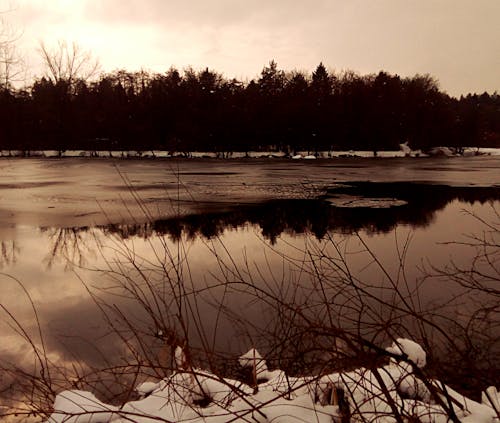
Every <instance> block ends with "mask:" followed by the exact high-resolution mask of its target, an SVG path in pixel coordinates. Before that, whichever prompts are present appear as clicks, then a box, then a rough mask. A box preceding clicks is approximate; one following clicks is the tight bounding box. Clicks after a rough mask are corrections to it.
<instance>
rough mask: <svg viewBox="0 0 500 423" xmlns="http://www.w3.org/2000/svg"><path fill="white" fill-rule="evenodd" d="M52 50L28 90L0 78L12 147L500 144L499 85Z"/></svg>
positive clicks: (2, 130)
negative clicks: (129, 66)
mask: <svg viewBox="0 0 500 423" xmlns="http://www.w3.org/2000/svg"><path fill="white" fill-rule="evenodd" d="M42 48H43V46H42ZM42 52H44V51H43V50H42ZM45 54H46V56H47V57H46V61H47V63H49V64H50V63H52V65H53V66H52V68H50V67H49V71H50V72H48V73H47V74H46V75H45V76H43V77H41V78H38V79H36V80H35V81H34V82H33V83H32V84H31V85H30V86H28V87H24V88H18V89H17V88H13V87H12V86H10V85H9V84H8V83H3V84H1V85H0V149H2V150H11V149H13V150H23V151H30V150H41V149H50V150H59V151H64V150H70V149H86V150H139V151H141V150H142V151H145V150H168V151H175V152H188V151H252V150H269V149H271V150H279V151H287V152H289V153H293V152H295V151H299V150H300V151H303V150H307V151H310V152H314V151H324V150H346V149H347V150H370V151H374V152H376V151H378V150H393V149H399V144H401V143H405V142H407V143H408V145H409V146H410V147H411V148H413V149H422V150H424V151H425V150H428V149H430V148H431V147H433V146H438V145H446V146H451V147H456V148H461V147H463V146H477V147H480V146H481V147H500V97H499V95H498V94H497V93H496V92H495V93H494V94H488V93H484V94H482V95H476V94H474V95H471V94H469V95H467V96H462V97H460V98H454V97H451V96H449V95H448V94H446V93H445V92H443V91H441V90H440V89H439V87H438V83H437V82H436V80H434V79H433V78H432V77H431V76H429V75H416V76H414V77H407V78H402V77H400V76H398V75H392V74H390V73H387V72H382V71H381V72H379V73H378V74H370V75H358V74H356V73H354V72H343V73H340V74H337V73H334V72H330V71H328V70H327V68H326V67H325V66H324V65H323V64H322V63H320V64H319V65H318V66H317V67H316V69H315V70H314V71H313V72H312V73H311V74H306V73H305V72H299V71H294V72H285V71H284V70H281V69H279V68H278V65H277V63H276V62H275V61H271V62H270V63H269V64H268V65H266V66H265V67H264V68H263V69H262V72H261V74H260V75H259V77H258V78H254V79H252V80H250V81H240V80H237V79H228V78H225V77H224V76H223V75H221V74H219V73H217V72H215V71H212V70H209V69H208V68H207V69H203V70H199V71H196V70H194V69H192V68H188V69H186V70H184V71H182V72H180V71H179V70H177V69H175V68H171V69H169V70H168V71H167V72H165V73H150V72H146V71H139V72H128V71H125V70H118V71H114V72H112V73H103V74H101V75H100V76H99V77H98V78H97V79H92V78H89V77H88V76H90V74H89V75H87V76H85V77H82V76H81V75H80V74H79V73H78V71H79V68H77V69H71V70H70V71H67V72H64V69H62V66H60V67H59V68H58V67H57V65H58V63H59V65H61V64H62V60H63V58H62V57H59V58H58V57H55V56H50V54H49V52H48V51H45ZM58 60H60V61H61V62H58ZM75 63H76V61H73V65H74V64H75Z"/></svg>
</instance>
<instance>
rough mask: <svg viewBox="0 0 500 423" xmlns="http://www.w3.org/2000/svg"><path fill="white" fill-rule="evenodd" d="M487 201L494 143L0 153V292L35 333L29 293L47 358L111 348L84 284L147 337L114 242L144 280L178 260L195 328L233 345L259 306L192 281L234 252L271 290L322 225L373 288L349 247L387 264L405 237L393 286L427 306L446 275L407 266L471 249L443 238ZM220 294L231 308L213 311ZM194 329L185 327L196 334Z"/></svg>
mask: <svg viewBox="0 0 500 423" xmlns="http://www.w3.org/2000/svg"><path fill="white" fill-rule="evenodd" d="M495 211H496V212H498V211H500V156H491V157H486V156H483V157H470V158H449V159H446V158H419V159H409V158H406V159H405V158H392V159H382V158H374V159H360V158H355V159H332V160H315V161H300V162H298V161H292V160H286V159H266V160H257V159H252V160H230V161H223V160H210V159H207V160H193V159H191V160H182V159H175V160H169V159H165V160H161V159H156V160H138V159H134V160H113V159H84V158H71V159H70V158H67V159H20V158H19V159H18V158H10V159H1V160H0V242H1V255H0V272H1V275H0V284H1V287H2V295H1V298H0V302H1V303H2V304H3V305H4V306H5V307H6V309H8V311H9V312H10V313H12V315H13V316H15V317H16V319H17V321H18V322H20V323H21V324H22V325H23V326H24V327H25V328H26V329H27V331H28V332H29V333H31V334H35V333H36V332H37V329H36V328H37V325H36V322H35V320H34V314H33V310H32V307H31V304H30V301H29V299H28V297H27V295H26V293H28V294H29V296H30V298H31V300H32V301H33V303H34V305H35V307H36V309H37V312H38V315H39V321H40V325H41V329H42V332H43V336H44V341H45V348H46V349H47V352H48V353H49V355H50V357H51V359H52V360H54V361H58V360H59V361H60V362H62V363H66V365H67V366H71V365H73V364H75V363H78V366H86V365H88V366H96V367H99V366H102V365H103V363H106V362H107V360H109V361H113V360H114V358H117V357H120V354H121V353H122V350H123V344H122V342H121V341H120V340H118V339H117V338H116V336H107V334H108V332H109V330H108V329H109V328H108V326H107V324H106V323H105V322H104V321H103V319H102V315H101V313H100V312H99V310H98V309H97V307H96V304H95V302H94V301H93V300H92V299H91V298H90V296H89V294H88V290H91V291H92V292H96V291H97V292H99V293H100V295H101V296H102V298H103V301H104V300H105V301H107V302H108V304H109V303H112V304H117V305H118V306H120V307H122V308H123V310H127V311H126V313H127V315H129V316H133V317H134V318H137V319H138V320H139V321H141V322H143V323H144V331H145V332H148V333H149V334H150V335H152V336H153V338H154V333H155V331H158V330H160V329H161V328H158V327H154V325H151V324H150V322H147V321H146V320H147V319H146V318H145V317H144V315H143V312H142V311H141V310H140V308H138V306H137V304H136V303H134V302H132V301H129V299H127V298H123V297H115V296H113V294H115V293H116V286H117V283H118V282H117V279H114V276H116V275H115V274H116V271H117V267H116V266H117V264H116V263H117V257H119V258H120V260H123V261H122V262H120V265H123V266H125V267H120V269H121V271H122V272H130V273H129V275H130V276H131V277H133V276H134V275H135V273H134V271H135V270H133V269H132V270H130V269H129V267H126V266H129V265H130V264H131V263H132V264H133V265H137V267H139V268H140V269H142V270H143V272H144V274H146V275H151V278H152V279H154V280H157V279H158V278H159V276H158V275H161V273H162V272H165V271H166V270H165V269H166V268H163V269H162V268H161V263H163V264H165V263H167V264H168V263H173V264H175V263H177V264H179V266H180V267H181V268H182V272H183V274H182V275H181V276H182V277H183V278H185V279H186V280H187V281H188V285H189V289H192V290H199V291H200V293H199V298H200V301H199V303H198V304H197V307H198V309H199V316H198V317H197V319H198V320H197V321H196V322H197V323H201V322H202V323H203V325H204V332H205V334H206V335H204V336H206V339H205V341H204V342H207V343H208V344H210V345H211V346H212V347H215V348H217V349H219V350H227V351H243V350H245V349H248V347H249V346H251V344H254V343H256V342H257V340H256V339H252V333H251V331H250V330H249V331H248V332H246V333H243V332H245V331H244V330H243V329H242V328H241V327H240V326H238V325H239V324H240V323H241V322H240V321H239V318H241V321H244V320H247V321H251V322H254V323H256V325H257V326H259V325H261V324H263V325H264V326H265V323H266V322H267V320H266V319H269V321H270V320H272V317H269V315H268V314H266V313H267V311H266V310H265V307H264V306H263V305H262V304H259V303H256V302H255V301H250V300H249V299H248V298H245V296H244V295H241V293H234V292H233V293H228V292H225V291H224V289H223V288H214V290H213V291H212V292H211V293H210V295H205V293H204V292H202V291H203V290H204V288H206V287H208V286H213V285H214V284H215V282H217V281H219V282H220V281H221V280H225V281H228V280H230V279H232V278H234V277H235V276H234V274H232V272H234V267H236V268H239V269H243V273H245V275H246V276H248V277H249V278H250V279H251V280H252V281H254V282H255V283H256V285H257V286H261V287H264V288H266V289H269V290H270V291H272V292H275V291H280V290H285V291H286V287H287V286H289V284H291V283H297V281H301V283H305V284H307V283H308V282H307V281H308V278H310V277H312V276H311V274H308V271H309V270H310V268H307V265H305V264H304V263H307V260H308V258H307V257H306V256H307V255H304V254H305V252H313V254H320V253H321V254H325V255H330V256H331V255H334V254H335V252H334V251H331V250H330V249H331V248H332V245H333V244H332V240H333V241H334V242H335V243H337V242H338V243H339V244H337V245H341V246H342V248H344V252H347V257H348V258H349V260H350V262H349V264H350V266H351V268H352V271H353V272H354V273H356V274H357V275H359V277H360V278H365V279H369V280H371V281H372V283H373V285H374V286H377V287H379V288H380V289H382V288H384V287H385V286H384V284H387V280H386V276H384V275H383V274H382V273H381V272H380V269H376V268H375V269H374V266H373V260H372V259H370V257H368V256H367V255H366V254H365V253H359V251H361V250H363V249H366V248H367V247H368V248H370V250H371V251H373V252H375V253H376V255H377V258H378V259H379V260H380V262H381V263H383V264H384V266H385V268H386V269H387V270H388V272H389V273H391V274H394V275H396V274H398V272H400V267H399V261H398V260H397V259H395V258H397V257H398V255H399V256H400V255H401V250H402V249H404V248H406V246H405V242H406V240H408V239H409V241H410V242H409V244H408V246H407V248H408V250H407V252H406V256H405V257H406V258H405V262H406V264H405V267H406V275H405V281H406V282H405V283H407V285H405V288H404V289H405V290H407V291H408V292H415V291H414V290H415V289H416V287H417V286H418V297H419V301H421V302H422V303H423V304H436V306H439V307H441V305H442V304H443V303H445V302H446V301H447V300H448V299H449V298H451V297H453V296H454V295H455V294H456V293H457V292H458V291H457V288H456V287H453V286H450V285H446V284H437V283H436V282H432V283H427V284H425V283H423V282H422V281H423V276H422V268H427V269H430V268H431V267H432V266H436V267H442V266H446V265H447V264H448V263H450V262H451V261H453V262H455V263H458V264H460V265H464V266H467V265H468V264H469V263H471V262H472V260H473V258H474V256H475V251H471V249H470V248H467V247H466V246H463V245H457V244H452V245H450V244H448V242H450V241H457V242H460V241H464V240H466V239H467V235H470V234H476V235H478V234H482V233H484V230H485V226H484V224H483V223H482V222H481V221H480V220H478V219H477V218H475V217H473V216H472V215H471V213H474V214H476V215H477V216H479V217H480V218H481V219H483V220H484V221H485V222H496V223H497V224H498V215H496V213H495ZM354 234H359V235H360V237H361V238H358V237H357V236H355V235H354ZM496 236H498V233H497V234H496ZM410 238H411V239H410ZM403 247H404V248H403ZM125 261H127V263H125V264H124V262H125ZM232 266H234V267H232ZM167 267H168V266H167ZM136 270H137V269H136ZM221 275H223V276H221ZM122 276H123V275H122ZM246 276H245V277H246ZM177 277H179V275H177ZM21 285H22V286H23V287H24V289H25V290H26V293H25V292H24V290H23V289H22V288H21ZM264 288H263V292H264V291H265V289H264ZM385 288H387V287H385ZM103 289H104V290H103ZM287 295H288V294H286V295H284V298H288V297H287ZM380 295H386V294H385V293H384V292H382V291H381V292H380ZM254 299H255V298H254ZM221 302H222V303H224V305H225V306H227V308H228V309H230V311H231V313H233V314H232V317H228V316H229V314H230V313H228V315H227V316H220V315H219V314H218V313H217V312H216V310H217V306H218V305H220V303H221ZM460 304H461V305H460V307H466V306H467V304H465V305H464V303H463V302H461V303H460ZM456 307H458V305H457V306H456ZM456 312H457V309H456V308H453V309H452V308H450V311H449V313H456ZM382 313H383V312H382ZM4 317H5V318H4ZM4 317H2V320H1V323H0V360H2V361H13V362H18V363H22V362H25V361H26V362H29V361H30V360H31V356H32V352H31V350H30V349H29V348H27V346H26V342H25V341H23V340H22V338H21V337H19V336H18V335H15V334H14V333H13V331H12V328H9V323H10V324H11V323H12V322H11V321H9V319H8V318H7V317H6V315H5V310H4ZM193 326H196V325H195V323H193ZM194 332H196V331H194ZM34 336H35V335H34ZM36 336H37V335H36ZM36 336H35V337H36ZM193 337H194V338H196V339H198V341H200V337H201V335H200V334H199V333H195V334H194V335H193ZM200 342H201V341H200ZM0 383H2V382H0Z"/></svg>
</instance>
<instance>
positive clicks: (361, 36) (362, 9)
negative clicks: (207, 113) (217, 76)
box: [0, 0, 500, 96]
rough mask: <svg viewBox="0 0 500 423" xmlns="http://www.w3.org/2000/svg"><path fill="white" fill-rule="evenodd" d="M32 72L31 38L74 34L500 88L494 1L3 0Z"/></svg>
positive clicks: (163, 53) (97, 51)
mask: <svg viewBox="0 0 500 423" xmlns="http://www.w3.org/2000/svg"><path fill="white" fill-rule="evenodd" d="M0 10H2V11H5V10H11V11H10V12H8V13H4V14H3V19H4V21H6V22H8V23H9V24H10V25H11V26H12V27H14V28H16V29H18V30H20V31H22V32H23V35H22V38H21V39H20V40H19V41H18V44H19V47H20V49H21V50H22V51H23V52H24V55H25V56H26V58H27V62H28V63H29V65H30V68H31V73H32V74H34V75H40V74H41V73H42V70H41V68H40V64H39V57H38V54H37V46H38V45H39V42H40V41H44V42H45V43H46V45H48V46H51V45H56V44H57V41H59V40H65V41H68V42H73V41H75V42H77V43H78V44H79V45H80V46H81V47H83V48H85V49H88V50H91V51H92V52H93V54H94V55H95V56H96V57H97V58H99V60H100V62H101V65H102V68H103V70H105V71H112V70H114V69H118V68H124V69H127V70H131V71H132V70H138V69H141V68H143V69H147V70H152V71H158V72H163V71H166V70H167V69H168V68H170V67H171V66H174V67H177V68H178V69H181V70H182V69H183V68H186V67H187V66H193V67H194V68H195V69H200V68H204V67H207V66H208V67H209V68H211V69H214V70H216V71H219V72H221V73H223V74H224V75H225V76H226V77H228V78H232V77H236V78H239V79H243V80H245V79H251V78H254V77H256V76H257V75H258V74H259V73H260V71H261V70H262V68H263V66H265V65H266V64H267V63H268V62H269V61H270V60H271V59H274V60H276V61H277V63H278V66H279V67H280V68H282V69H286V70H294V69H296V70H303V71H307V72H310V71H312V70H313V69H314V68H315V67H316V66H317V65H318V63H319V62H320V61H322V62H323V63H325V65H327V66H328V67H329V68H330V69H332V70H335V71H342V70H347V69H351V70H354V71H357V72H359V73H361V74H366V73H373V72H378V71H379V70H386V71H388V72H390V73H397V74H399V75H401V76H413V75H415V74H417V73H421V74H423V73H429V74H431V75H432V76H434V77H436V78H437V79H438V80H439V82H440V86H441V88H442V89H444V90H445V91H447V92H448V93H450V94H452V95H457V96H458V95H460V94H464V93H468V92H478V93H482V92H484V91H488V92H490V93H493V92H494V91H500V25H499V24H498V22H499V19H500V1H499V0H474V1H470V0H308V1H295V0H273V1H269V0H251V1H240V0H212V1H207V0H189V1H188V0H184V1H180V0H176V1H174V0H0Z"/></svg>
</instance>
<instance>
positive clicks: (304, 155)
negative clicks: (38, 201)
mask: <svg viewBox="0 0 500 423" xmlns="http://www.w3.org/2000/svg"><path fill="white" fill-rule="evenodd" d="M430 155H431V156H443V157H474V156H481V155H488V156H500V148H483V147H481V148H477V147H464V148H463V151H462V152H461V154H456V153H455V151H454V150H453V149H452V148H450V147H435V148H433V149H432V150H431V151H430ZM25 156H27V157H94V158H96V157H98V158H109V157H113V158H171V157H182V158H195V159H201V158H223V159H243V158H253V159H263V158H288V157H290V155H288V154H287V153H286V152H284V151H245V152H238V151H235V152H208V151H207V152H204V151H190V152H170V151H165V150H147V151H136V150H131V151H121V150H116V151H108V150H97V151H90V150H64V151H58V150H32V151H27V152H25V151H22V150H0V157H25ZM344 157H360V158H372V157H378V158H396V157H399V158H401V157H428V155H427V154H424V153H423V152H422V151H421V150H411V149H410V148H409V147H408V144H407V143H405V144H401V145H400V150H394V151H377V152H376V153H374V151H369V150H366V151H361V150H325V151H317V152H315V154H314V155H313V154H310V152H308V151H299V152H297V154H295V155H293V156H291V158H292V159H313V158H318V159H331V158H344Z"/></svg>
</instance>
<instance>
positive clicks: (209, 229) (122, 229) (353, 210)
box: [103, 182, 500, 242]
mask: <svg viewBox="0 0 500 423" xmlns="http://www.w3.org/2000/svg"><path fill="white" fill-rule="evenodd" d="M342 195H349V196H352V197H358V198H360V199H363V198H373V199H381V198H395V199H398V200H404V201H406V204H404V205H400V206H394V207H387V208H373V207H335V206H333V205H332V204H330V202H329V201H327V200H328V198H334V197H335V196H342ZM499 199H500V190H499V189H498V188H497V187H449V186H444V185H428V184H414V183H371V182H360V183H353V184H343V185H339V186H338V187H336V188H332V189H330V190H329V191H328V194H327V196H326V197H325V198H324V199H316V200H273V201H269V202H265V203H262V204H257V205H246V206H238V207H235V208H234V209H233V210H230V211H226V212H220V213H205V214H196V215H189V216H183V217H178V218H172V219H163V220H157V221H154V222H150V223H145V224H141V225H110V226H107V227H105V228H103V229H104V231H105V232H110V233H114V234H118V235H119V236H121V237H123V238H128V237H130V236H140V237H143V238H147V237H149V236H151V235H155V234H158V235H169V236H170V237H171V238H172V239H173V240H175V241H179V240H180V239H181V236H182V235H183V234H184V235H185V236H186V237H187V238H188V239H194V238H196V237H197V236H202V237H205V238H211V237H214V236H218V235H221V234H222V233H223V232H224V230H225V229H229V228H237V227H242V226H244V225H248V224H250V225H256V226H259V227H260V228H261V230H262V235H263V236H264V237H265V238H267V239H269V240H270V241H271V242H275V241H276V239H277V237H278V236H280V235H281V234H282V233H290V234H302V233H312V234H314V235H315V236H316V237H317V238H318V239H320V238H322V237H324V236H325V235H326V234H327V233H328V232H329V231H340V232H343V233H353V232H357V231H361V230H363V231H366V232H368V233H383V232H389V231H392V230H393V229H394V228H395V227H396V225H401V224H404V225H410V226H412V227H425V226H428V225H429V224H430V223H431V222H432V220H433V218H434V215H435V213H436V212H437V211H438V210H441V209H443V208H444V207H445V206H446V205H447V204H448V203H450V202H452V201H454V200H459V201H461V202H468V203H473V202H475V201H479V202H481V203H484V202H487V201H493V200H499Z"/></svg>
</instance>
